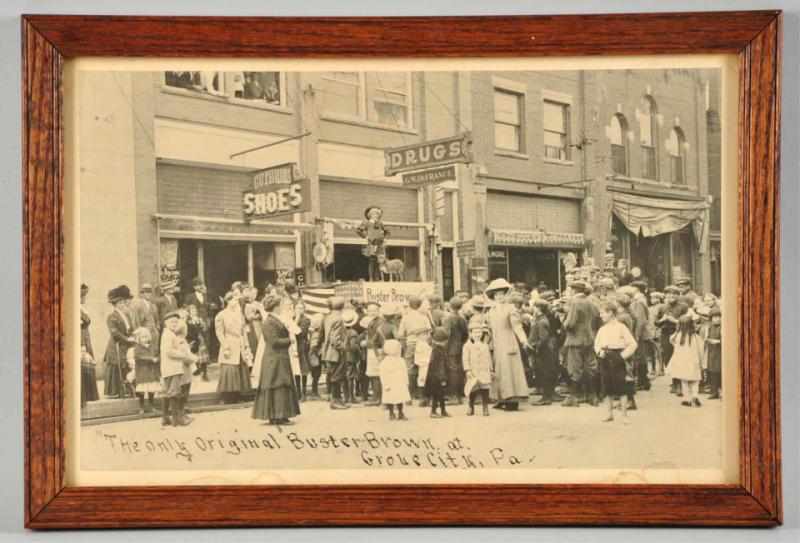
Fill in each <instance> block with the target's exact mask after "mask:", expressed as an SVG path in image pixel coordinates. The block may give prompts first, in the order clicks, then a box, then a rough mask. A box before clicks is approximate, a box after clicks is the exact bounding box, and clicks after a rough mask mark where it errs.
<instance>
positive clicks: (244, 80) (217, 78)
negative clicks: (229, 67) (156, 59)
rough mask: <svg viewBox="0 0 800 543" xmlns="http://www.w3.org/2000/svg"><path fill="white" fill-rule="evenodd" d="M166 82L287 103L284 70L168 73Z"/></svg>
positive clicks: (241, 97) (258, 100)
mask: <svg viewBox="0 0 800 543" xmlns="http://www.w3.org/2000/svg"><path fill="white" fill-rule="evenodd" d="M164 83H165V84H166V85H167V86H168V87H175V88H180V89H186V90H192V91H197V92H202V93H208V94H212V95H215V96H225V97H228V98H233V99H237V100H246V101H248V102H250V103H253V104H259V103H261V104H269V105H273V106H286V93H285V89H284V81H283V78H282V77H281V73H280V72H164Z"/></svg>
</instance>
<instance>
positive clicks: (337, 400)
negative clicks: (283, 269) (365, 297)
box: [320, 296, 350, 409]
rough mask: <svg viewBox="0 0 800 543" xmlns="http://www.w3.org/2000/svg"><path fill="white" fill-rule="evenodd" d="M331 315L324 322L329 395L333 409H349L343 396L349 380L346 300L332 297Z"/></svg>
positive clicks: (323, 354) (323, 356)
mask: <svg viewBox="0 0 800 543" xmlns="http://www.w3.org/2000/svg"><path fill="white" fill-rule="evenodd" d="M328 305H329V306H330V313H328V314H327V315H326V316H325V319H324V320H323V321H322V335H323V337H322V350H321V351H320V352H321V355H322V361H323V362H324V363H325V365H326V366H327V368H328V375H327V378H326V382H327V385H328V394H329V396H330V407H331V409H347V408H349V407H350V406H349V405H347V404H345V402H344V401H343V399H342V397H341V394H342V392H343V388H342V387H343V386H344V382H345V380H346V378H347V365H346V364H345V363H344V362H345V357H344V353H343V350H344V348H345V339H346V337H345V328H344V321H343V320H342V310H343V309H344V298H342V297H340V296H331V297H330V298H329V299H328Z"/></svg>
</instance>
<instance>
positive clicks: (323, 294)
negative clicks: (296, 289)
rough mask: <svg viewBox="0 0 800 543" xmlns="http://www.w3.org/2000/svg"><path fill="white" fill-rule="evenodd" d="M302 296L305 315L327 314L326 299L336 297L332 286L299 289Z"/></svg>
mask: <svg viewBox="0 0 800 543" xmlns="http://www.w3.org/2000/svg"><path fill="white" fill-rule="evenodd" d="M300 293H301V294H302V296H303V302H305V304H306V313H308V314H310V315H313V314H315V313H322V314H323V315H326V314H327V313H328V298H330V297H331V296H335V295H336V289H335V288H334V287H333V285H329V286H326V285H322V286H310V287H303V288H302V289H300Z"/></svg>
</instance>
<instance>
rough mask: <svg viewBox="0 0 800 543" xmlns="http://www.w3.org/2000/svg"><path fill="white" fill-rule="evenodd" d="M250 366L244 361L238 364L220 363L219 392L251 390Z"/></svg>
mask: <svg viewBox="0 0 800 543" xmlns="http://www.w3.org/2000/svg"><path fill="white" fill-rule="evenodd" d="M252 388H253V387H252V385H251V384H250V368H249V367H248V366H247V364H245V363H244V362H240V363H239V364H238V365H236V366H234V365H233V364H220V370H219V383H217V392H220V393H223V392H241V393H245V392H250V391H251V390H252Z"/></svg>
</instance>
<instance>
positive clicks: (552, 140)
mask: <svg viewBox="0 0 800 543" xmlns="http://www.w3.org/2000/svg"><path fill="white" fill-rule="evenodd" d="M569 114H570V112H569V104H565V103H561V102H556V101H553V100H548V99H545V101H544V157H545V159H551V160H569V159H570V147H569V141H570V136H569V126H570V118H569Z"/></svg>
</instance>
